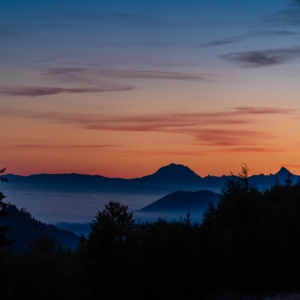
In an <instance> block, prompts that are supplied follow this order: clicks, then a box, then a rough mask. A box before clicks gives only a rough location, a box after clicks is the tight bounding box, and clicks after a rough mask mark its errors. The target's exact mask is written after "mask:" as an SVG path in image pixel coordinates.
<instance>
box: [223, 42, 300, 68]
mask: <svg viewBox="0 0 300 300" xmlns="http://www.w3.org/2000/svg"><path fill="white" fill-rule="evenodd" d="M220 57H221V58H223V59H225V60H227V61H230V62H235V63H238V64H240V65H241V66H243V67H252V68H259V67H268V66H272V65H279V64H283V63H286V62H288V61H289V60H292V59H298V58H300V47H293V48H282V49H271V50H257V51H245V52H236V53H229V54H225V55H221V56H220Z"/></svg>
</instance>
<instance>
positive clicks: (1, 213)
mask: <svg viewBox="0 0 300 300" xmlns="http://www.w3.org/2000/svg"><path fill="white" fill-rule="evenodd" d="M5 170H6V168H4V169H2V170H0V175H1V174H4V173H5ZM0 182H1V183H3V182H6V183H7V182H8V179H7V178H5V177H2V176H1V177H0ZM5 197H6V196H5V195H4V194H3V193H2V192H1V191H0V218H3V219H6V218H7V216H8V212H7V211H6V208H7V203H4V202H3V199H5ZM9 229H10V226H6V225H4V226H2V227H0V249H3V248H6V247H7V246H10V245H11V244H12V243H13V242H14V241H11V240H9V239H8V238H7V237H6V232H7V231H8V230H9Z"/></svg>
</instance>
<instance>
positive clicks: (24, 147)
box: [5, 144, 122, 150]
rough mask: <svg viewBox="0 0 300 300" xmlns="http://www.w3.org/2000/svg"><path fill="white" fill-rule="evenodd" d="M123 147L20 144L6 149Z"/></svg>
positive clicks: (107, 146)
mask: <svg viewBox="0 0 300 300" xmlns="http://www.w3.org/2000/svg"><path fill="white" fill-rule="evenodd" d="M120 146H122V145H105V144H104V145H74V144H70V145H61V144H60V145H53V144H51V145H45V144H18V145H11V146H8V147H5V148H14V149H15V148H19V149H29V150H32V149H61V150H70V149H91V150H93V149H95V150H97V149H102V148H111V147H120Z"/></svg>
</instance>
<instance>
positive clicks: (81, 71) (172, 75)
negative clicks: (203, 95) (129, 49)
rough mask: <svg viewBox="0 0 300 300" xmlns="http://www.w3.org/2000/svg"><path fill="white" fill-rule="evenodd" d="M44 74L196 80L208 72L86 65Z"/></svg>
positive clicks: (55, 69)
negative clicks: (91, 66)
mask: <svg viewBox="0 0 300 300" xmlns="http://www.w3.org/2000/svg"><path fill="white" fill-rule="evenodd" d="M44 74H45V75H51V76H56V77H59V78H64V79H67V80H82V81H87V80H88V79H87V78H88V76H90V75H93V78H95V76H98V77H99V78H115V79H116V78H117V79H167V80H184V81H195V80H196V81H197V80H206V76H207V75H208V74H195V73H184V72H167V71H149V70H115V69H98V68H88V67H60V68H49V69H46V70H44Z"/></svg>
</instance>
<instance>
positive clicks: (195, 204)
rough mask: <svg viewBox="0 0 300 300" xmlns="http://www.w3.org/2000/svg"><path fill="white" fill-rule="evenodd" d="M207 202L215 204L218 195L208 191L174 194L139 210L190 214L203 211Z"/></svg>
mask: <svg viewBox="0 0 300 300" xmlns="http://www.w3.org/2000/svg"><path fill="white" fill-rule="evenodd" d="M209 201H211V202H212V203H214V204H216V203H217V202H218V201H219V195H218V194H216V193H214V192H212V191H208V190H201V191H197V192H182V191H178V192H174V193H171V194H169V195H167V196H165V197H163V198H161V199H159V200H157V201H155V202H153V203H151V204H150V205H148V206H146V207H144V208H142V209H141V210H139V211H140V212H178V211H179V212H188V211H190V212H192V211H198V210H201V211H203V210H205V209H206V208H207V206H208V203H209Z"/></svg>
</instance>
